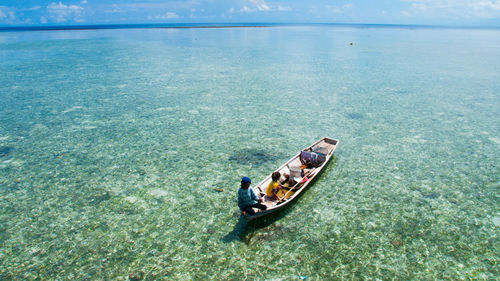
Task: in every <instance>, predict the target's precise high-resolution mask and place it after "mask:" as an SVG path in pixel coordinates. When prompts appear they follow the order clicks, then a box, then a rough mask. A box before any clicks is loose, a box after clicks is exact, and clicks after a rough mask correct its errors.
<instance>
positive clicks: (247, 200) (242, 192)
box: [238, 177, 267, 216]
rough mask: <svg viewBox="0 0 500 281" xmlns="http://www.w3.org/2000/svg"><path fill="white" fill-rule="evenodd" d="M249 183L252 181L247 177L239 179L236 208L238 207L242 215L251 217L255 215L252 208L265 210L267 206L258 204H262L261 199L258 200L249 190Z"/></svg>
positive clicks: (251, 190) (250, 189)
mask: <svg viewBox="0 0 500 281" xmlns="http://www.w3.org/2000/svg"><path fill="white" fill-rule="evenodd" d="M251 183H252V180H251V179H250V178H249V177H243V178H242V179H241V187H240V189H239V190H238V207H240V210H241V212H242V214H248V215H250V216H253V215H255V211H254V210H253V209H252V208H258V209H261V210H266V209H267V206H266V205H264V204H261V203H260V202H262V198H259V197H258V196H257V194H255V192H254V191H253V189H252V188H250V184H251Z"/></svg>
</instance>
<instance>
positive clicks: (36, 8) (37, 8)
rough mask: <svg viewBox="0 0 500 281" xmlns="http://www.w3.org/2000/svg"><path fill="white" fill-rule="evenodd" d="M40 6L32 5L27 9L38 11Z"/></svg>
mask: <svg viewBox="0 0 500 281" xmlns="http://www.w3.org/2000/svg"><path fill="white" fill-rule="evenodd" d="M41 8H42V6H34V7H31V8H29V9H28V11H38V10H40V9H41Z"/></svg>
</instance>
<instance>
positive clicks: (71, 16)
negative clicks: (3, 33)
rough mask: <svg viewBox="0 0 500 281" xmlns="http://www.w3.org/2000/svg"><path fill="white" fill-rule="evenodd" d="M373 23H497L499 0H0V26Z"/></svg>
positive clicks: (474, 24)
mask: <svg viewBox="0 0 500 281" xmlns="http://www.w3.org/2000/svg"><path fill="white" fill-rule="evenodd" d="M231 22H235V23H238V22H240V23H241V22H249V23H251V22H275V23H280V22H287V23H374V24H423V25H459V26H497V27H500V0H378V1H375V0H352V1H349V0H329V1H327V0H309V1H306V0H304V1H298V0H289V1H285V0H283V1H267V0H233V1H230V0H187V1H160V0H61V1H43V0H38V1H35V0H0V25H1V26H17V25H76V24H85V25H87V24H135V23H231Z"/></svg>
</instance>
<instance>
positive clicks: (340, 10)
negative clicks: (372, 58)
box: [326, 3, 352, 14]
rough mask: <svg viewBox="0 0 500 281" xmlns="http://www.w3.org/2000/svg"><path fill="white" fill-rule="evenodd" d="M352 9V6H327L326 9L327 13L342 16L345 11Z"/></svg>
mask: <svg viewBox="0 0 500 281" xmlns="http://www.w3.org/2000/svg"><path fill="white" fill-rule="evenodd" d="M351 7H352V4H350V3H349V4H344V5H342V7H339V6H333V5H328V6H326V8H327V9H328V11H330V12H332V13H334V14H343V13H345V12H346V10H347V9H350V8H351Z"/></svg>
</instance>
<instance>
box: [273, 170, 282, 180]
mask: <svg viewBox="0 0 500 281" xmlns="http://www.w3.org/2000/svg"><path fill="white" fill-rule="evenodd" d="M280 177H281V174H280V172H274V173H273V175H272V176H271V178H272V179H273V181H278V180H279V179H280Z"/></svg>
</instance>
